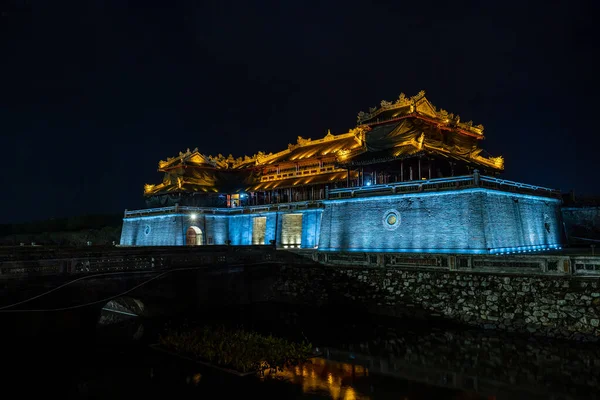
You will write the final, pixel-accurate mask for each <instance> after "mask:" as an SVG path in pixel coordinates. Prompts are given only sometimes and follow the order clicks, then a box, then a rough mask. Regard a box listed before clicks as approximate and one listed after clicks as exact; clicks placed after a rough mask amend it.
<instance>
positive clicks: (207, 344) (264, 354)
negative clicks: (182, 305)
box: [159, 325, 313, 373]
mask: <svg viewBox="0 0 600 400" xmlns="http://www.w3.org/2000/svg"><path fill="white" fill-rule="evenodd" d="M159 345H160V346H161V347H162V348H164V349H166V350H169V351H172V352H174V353H177V354H179V355H181V356H186V357H190V358H193V359H196V360H199V361H206V362H209V363H212V364H214V365H216V366H219V367H223V368H229V369H232V370H235V371H238V372H242V373H244V372H258V373H263V372H265V371H268V370H271V371H274V370H279V371H282V370H283V368H284V367H286V366H295V365H299V364H301V363H304V362H306V361H307V360H308V359H309V358H310V357H311V356H312V355H313V351H312V345H311V344H310V343H308V342H306V341H305V342H303V343H294V342H290V341H288V340H286V339H282V338H278V337H274V336H271V335H269V336H265V335H261V334H259V333H256V332H252V331H247V330H244V329H228V328H225V327H223V326H204V327H195V328H191V327H188V326H187V325H183V326H181V327H180V328H169V329H167V331H166V332H165V333H164V334H163V335H161V336H160V338H159Z"/></svg>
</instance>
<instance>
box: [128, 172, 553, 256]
mask: <svg viewBox="0 0 600 400" xmlns="http://www.w3.org/2000/svg"><path fill="white" fill-rule="evenodd" d="M560 205H561V199H560V194H559V193H557V192H556V191H554V190H551V189H545V188H540V187H536V186H531V185H525V184H519V183H516V182H509V181H504V180H500V179H496V178H489V177H483V176H479V175H478V174H474V175H472V176H464V177H457V178H452V179H432V180H429V181H417V182H402V183H397V184H389V185H374V186H363V187H359V188H347V189H334V190H331V191H329V192H328V196H327V197H326V199H324V200H320V201H305V202H294V203H279V204H269V205H264V206H247V207H234V208H210V207H180V206H175V207H164V208H153V209H147V210H135V211H126V212H125V215H124V219H123V230H122V236H121V245H128V246H179V245H185V244H188V245H222V244H233V245H251V244H254V245H264V244H270V243H272V242H273V243H275V244H276V245H277V247H280V248H302V249H318V250H321V251H363V252H415V253H420V252H424V253H457V254H462V253H466V254H496V253H498V254H503V253H510V252H518V251H533V250H536V249H540V248H546V247H549V248H558V247H560V246H561V244H562V243H563V242H564V233H563V224H562V220H561V214H560Z"/></svg>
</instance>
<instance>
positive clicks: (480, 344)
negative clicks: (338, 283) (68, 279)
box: [104, 307, 600, 400]
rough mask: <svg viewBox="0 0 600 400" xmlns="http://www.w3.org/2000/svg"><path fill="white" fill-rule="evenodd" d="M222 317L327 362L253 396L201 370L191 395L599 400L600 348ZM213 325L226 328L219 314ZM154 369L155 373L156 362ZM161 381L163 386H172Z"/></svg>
mask: <svg viewBox="0 0 600 400" xmlns="http://www.w3.org/2000/svg"><path fill="white" fill-rule="evenodd" d="M215 318H217V317H215ZM218 318H222V319H223V320H225V319H226V320H229V321H235V324H241V323H243V324H244V326H245V327H248V328H250V329H253V330H257V331H262V332H263V333H266V334H269V333H273V334H274V335H276V336H281V337H288V338H289V337H292V338H293V337H294V335H296V337H295V339H297V340H301V339H302V338H303V337H304V335H306V336H307V337H309V338H310V340H311V342H312V343H313V345H318V346H319V348H320V349H321V351H322V355H321V356H320V357H318V358H314V359H312V360H311V363H307V364H304V365H301V366H297V367H293V368H287V369H285V370H284V371H282V372H277V373H273V374H270V375H266V376H264V377H262V378H260V379H259V380H257V385H250V384H249V383H248V382H246V383H244V384H247V385H249V386H248V388H247V389H244V390H242V389H241V387H242V384H241V383H236V384H234V385H233V386H232V387H229V385H222V383H221V381H219V380H218V379H217V380H215V379H216V378H214V377H213V376H211V374H210V373H209V371H198V370H191V371H187V372H185V373H183V375H177V376H178V378H177V381H179V382H183V383H184V385H185V386H186V387H194V388H196V389H197V390H200V391H203V390H208V388H210V387H211V385H213V383H212V382H216V384H215V386H214V387H217V389H216V390H217V392H218V390H222V391H223V393H221V392H218V393H221V394H224V393H225V392H228V391H231V390H234V389H236V390H238V391H240V390H241V391H242V392H244V393H245V392H248V394H249V395H250V394H252V393H257V394H259V395H261V396H263V398H265V397H264V396H267V397H268V395H267V394H268V393H270V392H271V389H272V387H273V384H275V385H277V384H279V385H284V386H286V385H287V387H289V388H292V389H289V388H288V389H286V390H291V391H292V392H293V395H289V396H288V397H285V396H284V397H280V398H321V399H335V400H346V399H373V400H375V399H379V400H381V399H403V398H405V397H406V398H408V399H410V400H415V399H429V398H432V399H497V400H517V399H527V400H534V399H536V400H537V399H540V400H541V399H556V400H573V399H596V398H599V397H598V396H597V395H596V392H597V387H598V386H599V385H600V348H598V347H597V345H593V344H591V345H590V344H577V343H572V342H560V341H552V340H547V341H544V340H541V339H532V338H527V337H523V336H514V335H509V334H499V333H495V334H494V333H492V332H489V331H479V330H464V329H463V330H457V329H450V328H443V329H441V328H432V327H429V326H425V327H424V328H423V327H422V328H418V329H417V328H416V327H415V325H414V324H413V323H412V322H410V321H401V322H402V323H400V324H390V322H389V321H380V320H377V321H375V320H374V319H368V318H366V317H362V318H361V317H360V316H356V315H354V316H353V318H351V319H350V318H337V319H336V318H335V317H333V316H331V315H330V314H325V313H314V312H302V311H291V312H289V313H287V312H283V313H282V312H279V311H277V310H268V309H265V308H264V307H262V308H260V309H257V311H256V313H252V312H249V311H248V310H244V311H243V312H241V313H240V314H239V315H238V314H233V313H222V314H219V316H218ZM203 320H205V321H209V320H210V321H212V322H214V321H219V320H214V319H210V318H209V316H205V318H204V319H203ZM361 321H364V322H361ZM221 322H222V321H221ZM139 324H142V325H139ZM232 324H233V322H232ZM159 325H160V327H158V328H157V327H156V326H155V327H152V322H151V321H148V320H139V319H134V320H131V321H129V323H128V324H121V325H119V326H120V327H121V328H120V329H122V331H123V332H125V331H127V334H128V335H129V337H130V338H132V339H134V341H136V342H140V336H142V339H141V342H144V343H145V342H148V343H152V341H153V340H155V339H156V337H157V336H156V335H157V333H159V332H160V331H162V329H163V327H164V321H163V322H161V323H160V324H159ZM104 329H105V328H104ZM140 344H141V343H140ZM152 362H153V363H154V364H153V365H156V366H157V368H160V369H162V370H161V371H160V374H161V375H162V376H166V375H168V374H170V373H167V372H165V370H166V369H167V367H166V366H165V363H164V361H163V360H159V361H152ZM144 363H145V364H144V365H146V366H147V365H148V363H149V362H148V361H144ZM169 368H170V367H169ZM194 368H195V367H194ZM157 371H158V370H157ZM173 376H175V375H173ZM151 378H152V380H153V381H155V382H162V381H161V380H160V379H162V378H156V376H152V377H151ZM157 379H158V380H157ZM219 379H220V378H219ZM160 384H161V385H164V387H170V386H169V385H171V384H167V383H164V384H163V383H160ZM296 390H297V391H298V393H296V392H294V391H296ZM286 393H287V392H286ZM286 396H287V394H286ZM242 398H243V396H242ZM273 398H277V396H274V397H273Z"/></svg>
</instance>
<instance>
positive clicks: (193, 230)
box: [185, 226, 203, 246]
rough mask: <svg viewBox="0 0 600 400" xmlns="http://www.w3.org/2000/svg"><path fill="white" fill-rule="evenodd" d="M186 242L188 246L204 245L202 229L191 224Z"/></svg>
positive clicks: (186, 235)
mask: <svg viewBox="0 0 600 400" xmlns="http://www.w3.org/2000/svg"><path fill="white" fill-rule="evenodd" d="M185 244H186V245H187V246H200V245H202V244H203V243H202V230H201V229H200V228H198V227H197V226H190V227H189V228H188V229H187V232H186V234H185Z"/></svg>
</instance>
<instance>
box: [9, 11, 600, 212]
mask: <svg viewBox="0 0 600 400" xmlns="http://www.w3.org/2000/svg"><path fill="white" fill-rule="evenodd" d="M492 3H493V4H492ZM594 15H597V14H596V12H595V10H594V9H592V2H591V1H590V2H581V1H576V0H571V1H563V2H556V1H555V2H552V1H544V2H527V1H518V2H511V1H502V2H496V1H474V2H443V3H440V4H436V3H435V2H431V1H423V2H403V1H390V2H387V1H377V0H372V1H365V2H362V1H361V2H358V1H356V2H353V1H345V2H321V1H315V2H312V1H278V2H275V1H273V2H271V1H260V2H234V1H226V0H219V1H211V2H209V1H207V2H200V1H198V2H195V1H175V0H168V1H167V0H164V1H150V0H141V1H126V0H114V1H110V0H105V1H102V0H94V1H86V0H75V1H59V0H57V1H50V0H48V1H35V0H0V77H1V81H0V83H1V84H0V134H1V137H2V157H3V164H4V171H3V173H2V176H3V179H2V186H1V188H2V207H1V208H0V210H1V211H0V223H7V222H21V221H23V222H24V221H30V220H39V219H47V218H52V217H63V216H74V215H81V214H92V213H119V212H122V211H123V210H124V209H125V208H128V209H135V208H141V207H143V205H144V203H143V196H142V193H143V185H144V183H159V182H160V181H161V180H162V174H161V173H159V172H157V171H156V169H157V165H158V161H159V160H161V159H163V160H164V159H166V158H167V157H172V156H175V155H177V154H178V153H179V151H185V150H186V149H187V148H190V149H193V148H194V147H198V148H199V150H200V152H202V153H205V154H213V155H216V154H218V153H222V154H224V155H228V154H230V153H231V154H233V155H234V156H235V157H238V156H243V155H253V154H255V153H256V152H258V151H259V150H260V151H265V152H275V151H279V150H282V149H284V148H286V147H287V144H288V143H295V142H296V139H297V136H303V137H305V138H306V137H311V138H314V139H317V138H320V137H323V136H324V135H325V134H326V133H327V130H328V129H331V132H332V133H334V134H339V133H344V132H347V131H348V129H350V128H353V127H354V126H355V123H356V114H357V113H358V111H361V110H363V111H367V109H368V108H369V107H371V106H375V105H379V102H380V101H381V100H382V99H385V100H395V99H397V98H398V95H399V94H400V92H404V93H406V95H407V96H413V95H415V94H416V93H417V92H418V91H419V90H421V89H423V90H425V91H426V93H427V98H428V99H429V100H430V101H431V102H432V103H433V104H434V105H436V106H437V107H438V108H444V109H446V110H448V111H449V112H453V113H455V114H459V115H460V116H461V120H462V121H468V120H473V121H474V123H475V124H479V123H481V124H483V125H484V126H485V132H484V133H485V135H486V140H484V141H483V143H482V147H483V148H484V149H486V151H488V152H489V153H491V154H492V155H494V156H496V155H503V156H504V157H505V163H506V171H505V173H504V175H503V177H504V178H506V179H511V180H517V181H521V182H525V183H531V184H536V185H540V186H547V187H553V188H556V189H560V190H562V191H565V192H566V191H569V190H575V192H576V193H582V194H583V193H589V194H599V193H600V184H599V180H598V176H599V173H598V171H599V167H600V163H599V161H598V160H599V158H600V155H599V154H598V144H599V142H600V140H598V138H597V137H598V135H600V132H599V130H598V127H597V126H598V125H597V122H596V120H597V118H596V117H597V113H598V110H599V108H598V100H597V99H598V96H599V92H598V79H597V72H596V71H597V70H598V63H597V54H596V53H597V42H596V40H595V34H596V32H595V30H596V29H593V25H592V24H593V21H594Z"/></svg>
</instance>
